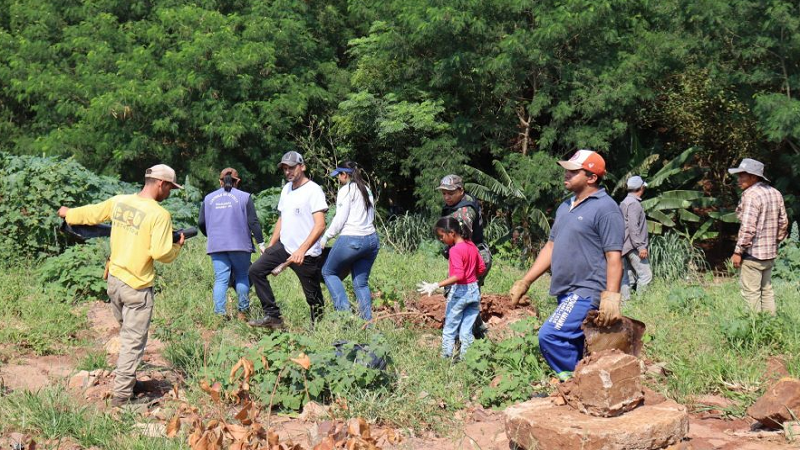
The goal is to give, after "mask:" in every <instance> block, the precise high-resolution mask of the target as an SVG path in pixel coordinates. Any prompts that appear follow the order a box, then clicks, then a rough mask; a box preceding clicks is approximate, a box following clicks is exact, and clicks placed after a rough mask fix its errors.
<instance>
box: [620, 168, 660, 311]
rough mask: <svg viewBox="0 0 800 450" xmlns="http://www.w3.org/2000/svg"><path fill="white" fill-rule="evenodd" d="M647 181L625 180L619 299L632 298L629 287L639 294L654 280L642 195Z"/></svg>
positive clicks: (622, 205)
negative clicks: (622, 265)
mask: <svg viewBox="0 0 800 450" xmlns="http://www.w3.org/2000/svg"><path fill="white" fill-rule="evenodd" d="M646 187H647V183H645V182H644V180H643V179H642V177H640V176H638V175H636V176H633V177H630V178H629V179H628V196H627V197H625V200H623V201H622V202H621V203H620V204H619V209H620V210H621V211H622V217H623V218H624V219H625V241H624V242H623V244H622V263H623V264H624V266H625V267H624V270H623V272H622V288H621V292H622V298H623V299H624V300H628V299H630V298H631V286H632V285H636V291H637V292H639V293H641V292H644V291H645V289H646V288H647V285H648V284H649V283H650V281H651V280H652V279H653V273H652V272H651V271H650V260H648V259H647V257H648V256H649V254H648V251H647V245H648V237H647V218H646V217H645V215H644V209H643V208H642V196H643V195H644V188H646Z"/></svg>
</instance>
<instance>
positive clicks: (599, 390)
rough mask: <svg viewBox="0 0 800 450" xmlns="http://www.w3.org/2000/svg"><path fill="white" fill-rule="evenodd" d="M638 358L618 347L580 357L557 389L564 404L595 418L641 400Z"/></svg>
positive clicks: (638, 402)
mask: <svg viewBox="0 0 800 450" xmlns="http://www.w3.org/2000/svg"><path fill="white" fill-rule="evenodd" d="M641 378H642V367H641V365H640V364H639V360H638V359H637V358H636V357H634V356H631V355H627V354H625V353H623V352H621V351H619V350H603V351H601V352H599V353H594V354H592V355H589V356H587V357H586V358H584V359H582V360H581V361H580V362H579V363H578V366H577V367H575V372H574V377H573V378H572V379H570V380H569V381H567V382H566V383H561V384H560V385H559V386H558V390H559V392H560V393H561V395H562V396H563V397H564V399H565V400H566V401H567V404H568V405H570V406H572V407H573V408H575V409H577V410H578V411H580V412H582V413H585V414H591V415H593V416H598V417H614V416H618V415H620V414H623V413H625V412H627V411H630V410H632V409H634V408H636V407H637V406H639V405H640V404H641V403H642V401H643V400H644V392H643V391H642V381H641Z"/></svg>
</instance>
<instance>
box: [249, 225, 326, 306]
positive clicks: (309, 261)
mask: <svg viewBox="0 0 800 450" xmlns="http://www.w3.org/2000/svg"><path fill="white" fill-rule="evenodd" d="M289 256H291V255H290V254H289V253H288V252H287V251H286V249H285V248H283V244H281V243H280V241H278V243H277V244H275V245H273V246H272V247H269V248H267V249H266V250H265V251H264V254H263V255H261V257H260V258H258V259H257V260H256V262H254V263H253V265H252V266H250V271H249V272H248V273H249V275H250V284H252V285H253V286H255V289H256V295H257V296H258V299H259V300H261V308H262V309H263V310H264V314H267V315H270V316H272V317H280V316H281V310H280V308H278V304H277V303H276V302H275V294H273V293H272V287H271V286H270V285H269V281H268V280H267V276H268V275H269V273H270V272H271V271H272V269H274V268H276V267H278V266H279V265H280V264H281V263H283V262H286V260H287V259H289ZM321 260H322V258H320V257H319V256H316V257H313V256H306V257H305V259H304V260H303V264H302V265H300V266H298V265H297V264H290V265H289V268H290V269H292V270H293V271H294V273H295V274H297V278H299V279H300V285H301V286H302V287H303V293H304V294H305V296H306V302H308V306H309V308H310V309H311V321H312V322H316V321H317V320H318V319H319V318H320V317H322V309H323V299H322V285H321V283H322V274H321V272H320V269H321V267H320V262H321Z"/></svg>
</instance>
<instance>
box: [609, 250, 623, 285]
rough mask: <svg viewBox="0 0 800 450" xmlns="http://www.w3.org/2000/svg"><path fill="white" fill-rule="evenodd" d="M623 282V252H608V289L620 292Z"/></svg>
mask: <svg viewBox="0 0 800 450" xmlns="http://www.w3.org/2000/svg"><path fill="white" fill-rule="evenodd" d="M621 283H622V252H618V251H610V252H606V290H607V291H609V292H619V286H620V284H621Z"/></svg>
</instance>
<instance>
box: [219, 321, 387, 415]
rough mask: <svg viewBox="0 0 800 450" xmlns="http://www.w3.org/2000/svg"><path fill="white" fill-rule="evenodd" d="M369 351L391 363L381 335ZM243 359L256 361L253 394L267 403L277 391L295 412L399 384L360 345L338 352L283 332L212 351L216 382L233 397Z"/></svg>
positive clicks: (277, 401) (278, 402)
mask: <svg viewBox="0 0 800 450" xmlns="http://www.w3.org/2000/svg"><path fill="white" fill-rule="evenodd" d="M369 350H370V351H371V352H372V353H373V354H374V355H375V356H376V357H377V358H382V359H384V361H386V362H387V363H388V362H389V358H388V353H389V351H388V345H387V344H386V342H385V341H384V340H383V338H382V337H380V336H379V335H375V336H374V337H373V339H372V341H371V342H370V343H369ZM301 353H306V354H307V356H308V360H307V361H306V362H307V363H308V366H307V368H306V367H303V365H302V357H300V354H301ZM242 358H244V359H245V360H247V361H248V362H249V363H252V364H253V366H252V367H253V373H252V375H250V377H249V380H247V383H248V386H249V387H248V389H249V391H250V393H251V394H252V395H254V396H255V397H257V398H258V399H260V400H261V401H262V402H264V403H266V402H269V401H270V397H271V396H272V392H273V390H275V396H274V399H273V405H275V406H278V407H281V408H283V409H287V410H292V411H297V410H300V409H301V408H302V406H303V404H305V403H306V402H307V401H312V400H313V401H317V402H322V403H329V402H331V401H332V400H333V399H334V398H336V397H344V396H345V395H346V394H347V393H349V392H352V391H353V390H377V389H383V388H387V387H388V386H389V385H390V384H391V383H392V382H393V376H392V375H390V373H389V372H388V371H383V370H379V369H376V368H370V367H368V366H367V363H368V361H365V359H367V357H366V354H365V353H364V352H362V351H358V350H357V349H356V348H355V345H354V344H347V345H344V346H342V347H341V352H340V353H339V354H337V353H336V351H335V350H334V347H333V346H330V347H320V346H318V345H315V344H314V343H313V341H311V340H310V339H309V338H308V337H306V336H303V335H299V334H294V333H280V334H270V335H267V336H264V337H263V338H262V339H261V340H260V341H259V342H258V343H257V344H255V345H253V346H252V347H249V348H241V347H237V346H232V347H223V348H221V349H220V350H219V351H218V352H217V353H216V354H214V355H212V357H211V358H210V361H209V368H208V375H209V376H210V378H211V380H210V381H218V382H220V383H221V385H222V388H223V390H224V391H225V392H226V393H227V394H228V396H231V397H233V396H236V395H237V394H238V393H239V389H240V388H241V387H242V383H241V382H242V378H241V375H242V372H241V371H237V373H236V374H234V373H233V372H232V370H231V369H232V368H233V367H235V366H236V364H237V362H239V361H240V360H241V359H242ZM293 359H296V360H298V361H299V362H297V361H293ZM276 385H277V388H276Z"/></svg>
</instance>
